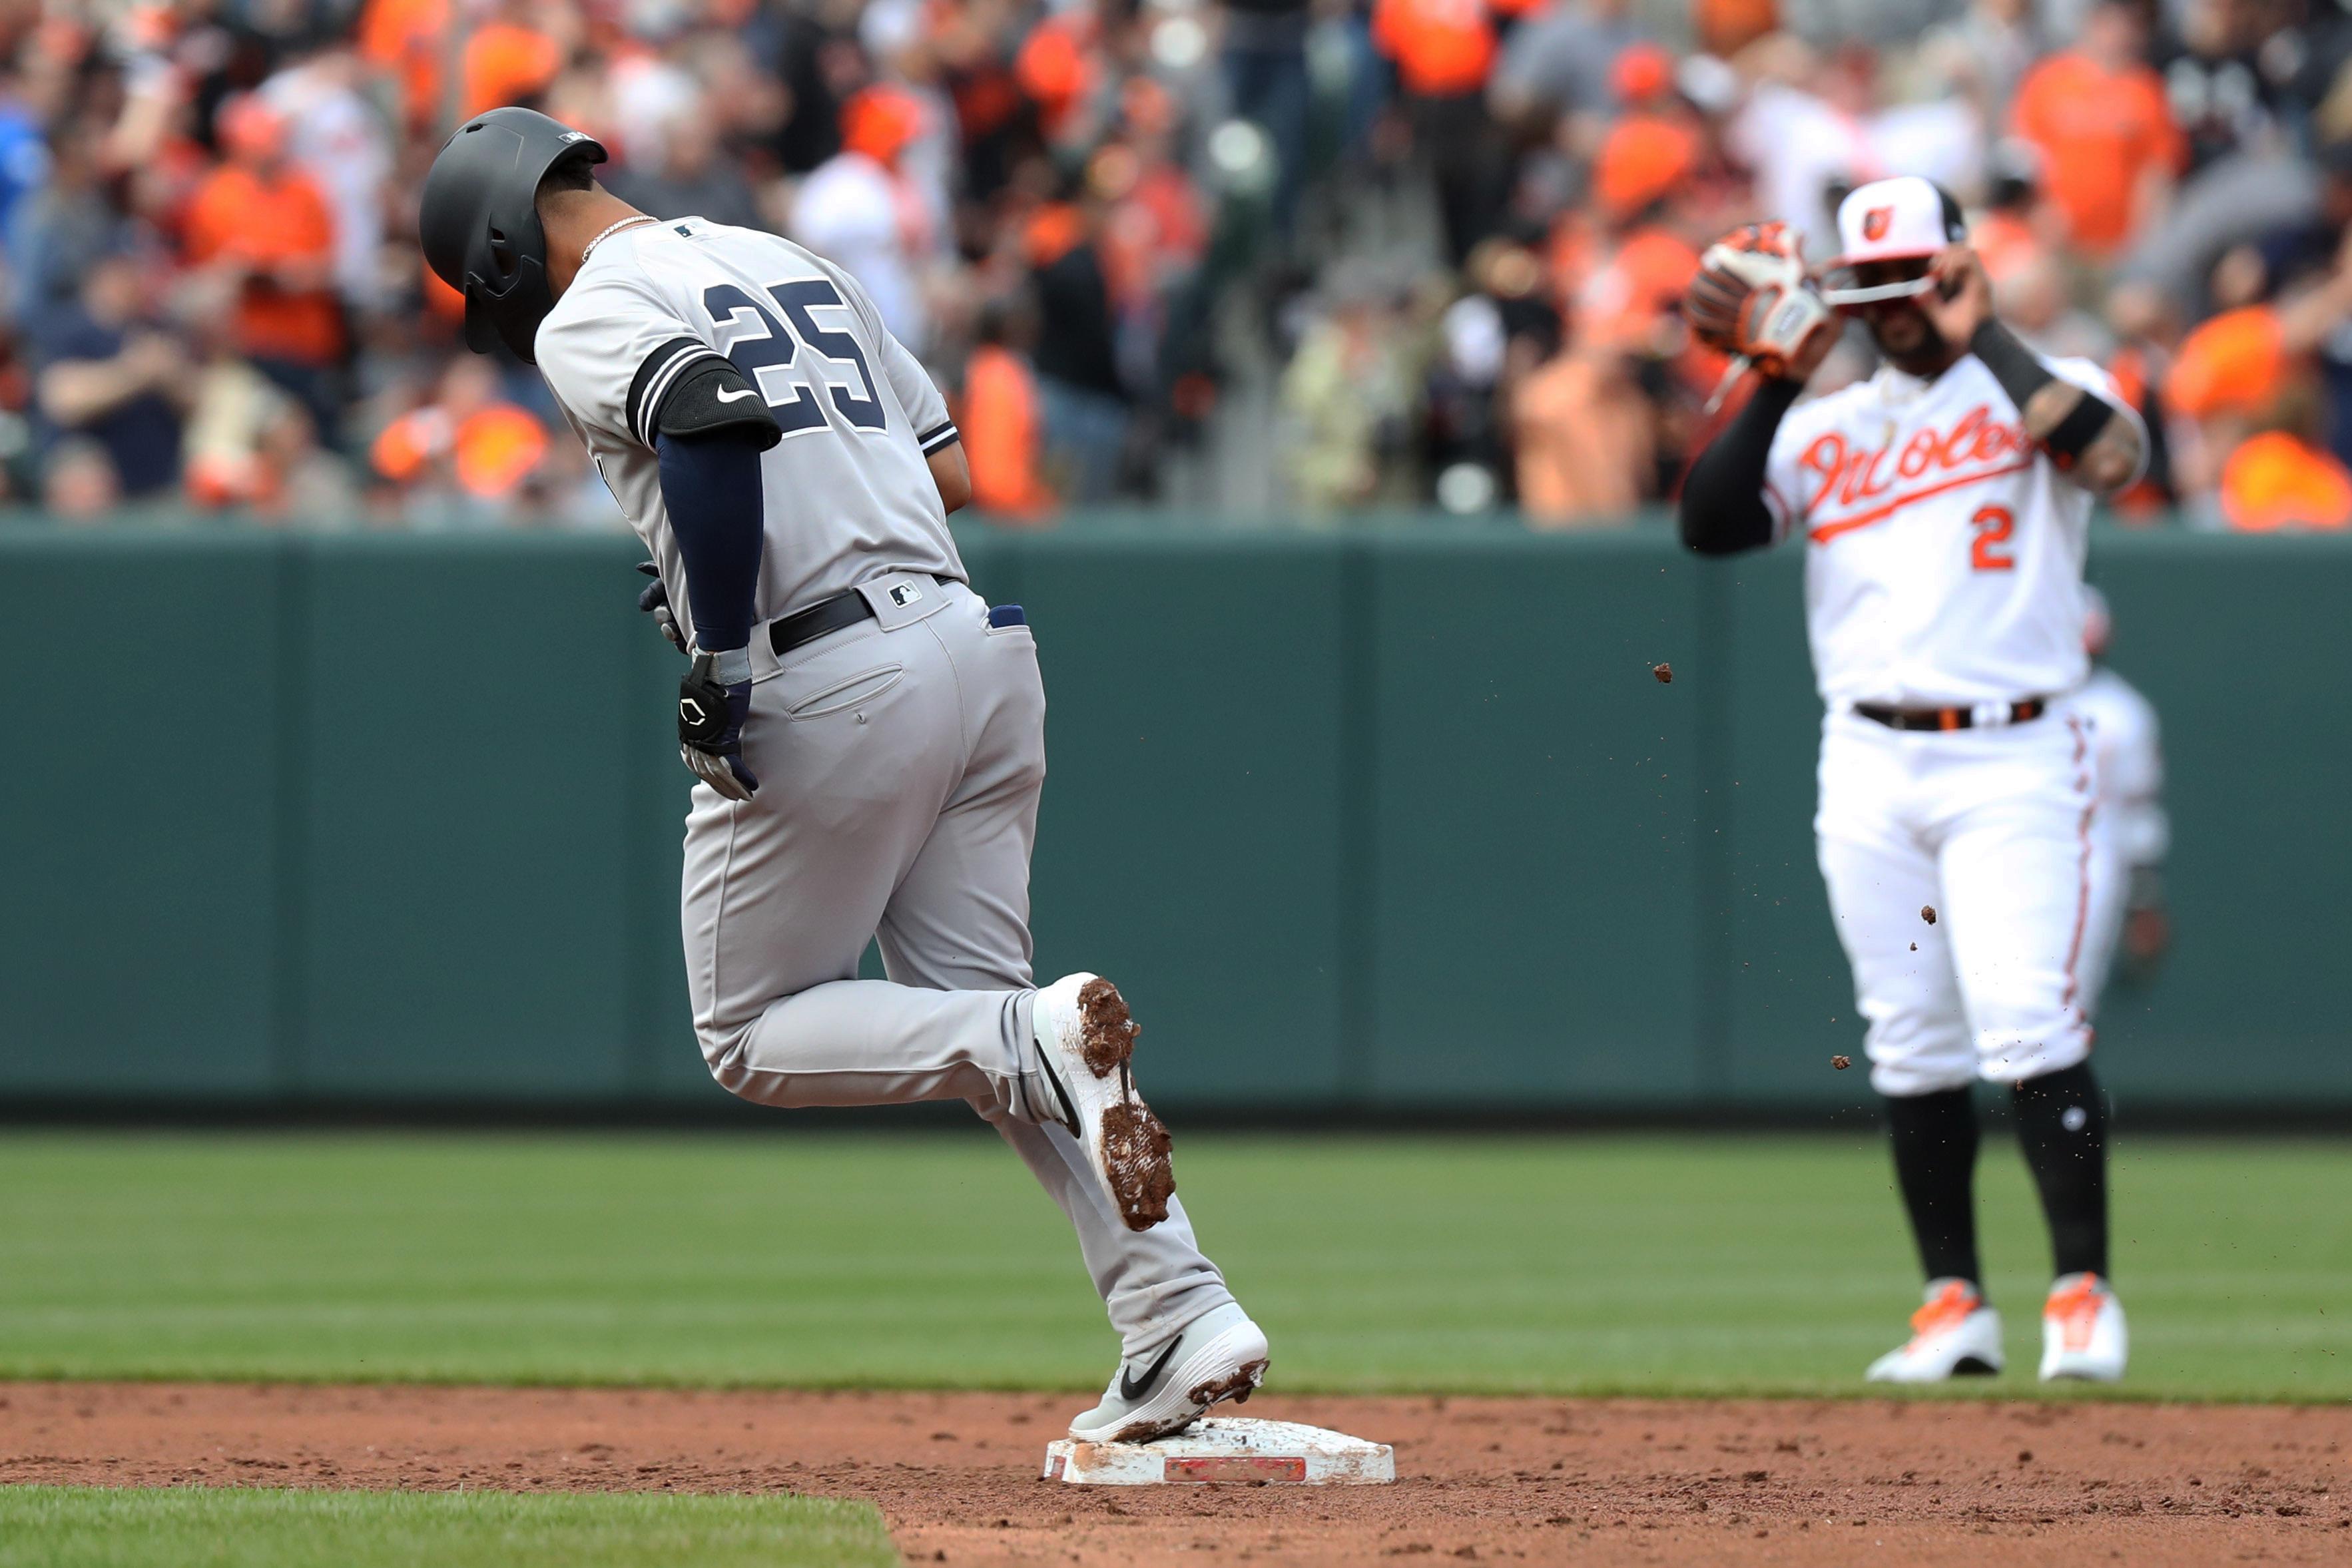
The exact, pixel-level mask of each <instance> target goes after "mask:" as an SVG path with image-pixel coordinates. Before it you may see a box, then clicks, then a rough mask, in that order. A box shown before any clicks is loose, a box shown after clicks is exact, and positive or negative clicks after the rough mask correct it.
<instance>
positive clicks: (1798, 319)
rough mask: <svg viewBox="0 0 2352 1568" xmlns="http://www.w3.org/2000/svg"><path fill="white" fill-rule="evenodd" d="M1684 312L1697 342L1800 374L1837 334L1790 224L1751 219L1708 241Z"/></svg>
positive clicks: (1775, 372)
mask: <svg viewBox="0 0 2352 1568" xmlns="http://www.w3.org/2000/svg"><path fill="white" fill-rule="evenodd" d="M1683 314H1684V315H1685V317H1686V318H1688V319H1689V321H1690V326H1691V330H1692V332H1693V333H1695V334H1696V336H1697V338H1698V340H1699V341H1701V342H1703V343H1705V344H1706V345H1707V346H1708V347H1709V348H1713V349H1717V350H1721V351H1723V352H1724V353H1727V354H1736V355H1738V356H1739V357H1740V358H1741V359H1743V360H1746V361H1748V363H1749V364H1751V365H1754V366H1755V367H1756V368H1757V369H1758V370H1759V371H1763V372H1764V374H1766V375H1768V376H1776V377H1788V378H1790V379H1792V380H1796V381H1802V380H1804V379H1805V378H1806V377H1808V376H1810V375H1811V374H1812V373H1813V371H1814V368H1815V367H1817V366H1818V365H1820V363H1821V362H1822V357H1823V356H1824V355H1826V354H1827V353H1828V352H1829V351H1830V346H1831V345H1832V344H1833V343H1835V342H1836V341H1837V340H1838V331H1839V327H1838V319H1837V317H1836V315H1835V313H1834V312H1832V310H1831V309H1830V308H1829V306H1828V305H1827V304H1825V303H1824V302H1823V301H1822V297H1821V293H1820V291H1819V290H1818V289H1816V288H1815V287H1813V285H1812V283H1811V280H1810V279H1809V278H1807V277H1806V276H1805V263H1804V258H1803V256H1801V255H1800V254H1799V253H1798V249H1797V236H1796V235H1794V234H1793V233H1791V232H1790V229H1789V226H1788V225H1786V224H1779V223H1771V224H1747V225H1742V226H1740V227H1738V228H1736V229H1734V230H1732V231H1731V232H1730V233H1729V234H1727V235H1724V236H1723V237H1722V238H1721V239H1719V240H1717V241H1716V242H1715V243H1714V244H1713V245H1711V246H1707V247H1706V255H1705V256H1701V257H1700V258H1699V270H1698V276H1697V277H1695V278H1693V279H1692V280H1691V285H1690V288H1689V291H1688V292H1687V294H1686V295H1685V298H1684V300H1683Z"/></svg>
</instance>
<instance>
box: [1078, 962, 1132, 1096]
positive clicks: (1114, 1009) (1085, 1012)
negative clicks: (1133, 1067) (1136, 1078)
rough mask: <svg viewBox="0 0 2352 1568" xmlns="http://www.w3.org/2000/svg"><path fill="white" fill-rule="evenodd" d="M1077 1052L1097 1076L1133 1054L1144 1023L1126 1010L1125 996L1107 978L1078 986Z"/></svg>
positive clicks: (1099, 1076) (1105, 1073)
mask: <svg viewBox="0 0 2352 1568" xmlns="http://www.w3.org/2000/svg"><path fill="white" fill-rule="evenodd" d="M1078 1017H1079V1019H1080V1020H1081V1021H1080V1034H1079V1038H1078V1051H1079V1054H1081V1055H1082V1056H1084V1057H1085V1058H1086V1062H1087V1068H1088V1069H1089V1070H1090V1071H1092V1072H1093V1073H1094V1075H1095V1076H1096V1077H1097V1078H1108V1077H1109V1076H1110V1075H1111V1074H1112V1073H1113V1072H1115V1071H1118V1069H1120V1068H1122V1067H1124V1066H1126V1065H1127V1063H1128V1059H1129V1058H1130V1057H1132V1056H1133V1055H1134V1054H1135V1037H1136V1036H1137V1035H1139V1034H1141V1033H1142V1032H1143V1026H1142V1025H1141V1024H1139V1023H1137V1022H1136V1021H1135V1019H1134V1017H1133V1015H1131V1014H1130V1013H1129V1011H1128V1010H1127V998H1125V997H1122V996H1120V995H1119V994H1118V987H1117V986H1114V985H1112V984H1111V983H1110V982H1109V981H1108V980H1104V979H1093V980H1088V981H1087V983H1086V984H1085V985H1084V986H1082V987H1080V988H1078Z"/></svg>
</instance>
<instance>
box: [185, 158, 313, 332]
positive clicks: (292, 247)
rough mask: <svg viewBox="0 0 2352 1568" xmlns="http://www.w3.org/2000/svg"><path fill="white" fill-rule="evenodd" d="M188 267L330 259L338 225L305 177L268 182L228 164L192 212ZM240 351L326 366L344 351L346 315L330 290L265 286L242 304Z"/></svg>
mask: <svg viewBox="0 0 2352 1568" xmlns="http://www.w3.org/2000/svg"><path fill="white" fill-rule="evenodd" d="M185 243H186V246H187V253H188V260H189V261H190V262H191V263H192V264H194V265H195V266H198V267H202V266H204V265H205V264H206V263H208V262H211V261H215V260H217V259H219V258H222V257H224V256H234V257H236V258H237V259H239V260H241V261H245V262H248V263H251V264H254V265H257V266H268V265H269V264H272V263H277V262H287V261H315V262H318V263H320V264H321V267H322V268H323V266H324V264H325V263H326V262H327V261H328V260H329V259H330V257H331V254H332V252H333V248H334V243H335V220H334V216H333V214H331V213H330V212H329V211H328V208H327V199H326V198H325V197H324V196H322V195H320V193H319V187H318V186H316V185H314V184H312V183H310V179H309V177H308V176H307V175H304V174H301V173H299V172H296V171H294V170H291V169H289V170H286V171H284V172H280V173H279V174H278V177H277V178H276V179H274V180H271V181H268V182H266V183H265V182H264V181H262V180H260V179H259V178H257V177H256V176H255V175H254V174H253V173H252V172H250V171H248V170H246V169H242V168H239V167H237V166H236V165H235V164H229V165H226V166H225V167H222V168H219V169H216V170H215V171H214V172H213V173H212V175H211V177H210V178H208V179H207V180H205V183H204V184H203V185H201V186H200V187H198V188H197V191H196V194H195V198H194V200H193V201H191V202H190V203H189V204H188V215H187V227H186V232H185ZM236 334H237V343H238V347H239V348H241V349H242V350H244V351H245V352H246V353H247V354H255V355H260V356H264V357H267V358H270V359H281V360H292V361H298V362H300V363H303V364H314V365H322V364H326V363H328V362H330V361H332V360H333V359H334V358H335V357H336V356H337V355H338V354H340V353H341V352H342V348H343V318H342V312H341V310H340V309H339V308H337V307H336V304H335V297H334V295H333V294H332V293H331V292H330V291H329V290H327V289H325V288H305V289H287V288H281V287H278V285H277V284H275V283H272V282H269V281H268V280H265V279H261V278H255V279H253V280H251V281H249V282H247V284H246V286H245V293H244V295H243V297H242V298H240V299H239V300H238V302H237V311H236Z"/></svg>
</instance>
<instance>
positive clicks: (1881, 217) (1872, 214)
mask: <svg viewBox="0 0 2352 1568" xmlns="http://www.w3.org/2000/svg"><path fill="white" fill-rule="evenodd" d="M1894 221H1895V209H1894V208H1893V207H1873V208H1871V209H1870V211H1868V212H1866V213H1864V214H1862V237H1863V238H1864V239H1885V237H1886V226H1887V225H1889V224H1891V223H1893V222H1894Z"/></svg>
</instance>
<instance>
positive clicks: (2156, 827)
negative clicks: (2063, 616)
mask: <svg viewBox="0 0 2352 1568" xmlns="http://www.w3.org/2000/svg"><path fill="white" fill-rule="evenodd" d="M2114 635H2115V618H2114V615H2113V613H2112V612H2110V611H2109V610H2108V608H2107V599H2106V595H2105V594H2103V593H2101V592H2100V591H2098V590H2097V589H2095V588H2092V587H2089V586H2085V587H2084V590H2083V652H2084V653H2085V654H2087V655H2088V656H2089V658H2090V661H2091V678H2090V679H2089V680H2087V681H2084V683H2083V686H2082V689H2081V690H2080V691H2078V692H2076V693H2075V694H2074V707H2075V710H2076V711H2077V712H2079V713H2080V714H2081V715H2082V716H2084V718H2085V719H2086V720H2088V721H2089V723H2090V726H2091V737H2092V751H2093V754H2094V755H2095V757H2096V758H2098V764H2099V816H2100V818H2101V821H2102V822H2103V824H2104V826H2105V831H2104V832H2102V833H2100V834H2099V835H2098V837H2097V841H2096V847H2095V852H2093V854H2092V856H2091V930H2092V936H2090V937H2088V938H2086V939H2085V941H2086V944H2087V950H2086V951H2085V953H2084V961H2083V984H2084V987H2086V988H2088V989H2089V991H2090V993H2091V995H2093V996H2097V995H2098V994H2099V993H2100V991H2101V990H2102V989H2103V988H2105V984H2106V982H2107V980H2108V979H2109V978H2110V977H2116V978H2118V979H2119V981H2120V982H2121V983H2122V984H2125V985H2145V984H2147V982H2148V981H2149V980H2150V979H2152V978H2153V977H2154V976H2155V972H2156V968H2157V967H2158V965H2159V964H2160V963H2162V962H2163V959H2164V955H2165V952H2166V950H2167V949H2168V947H2169V946H2171V944H2172V923H2171V917H2170V915H2168V912H2167V910H2166V908H2165V900H2164V860H2165V857H2166V856H2167V855H2168V854H2170V853H2171V852H2172V819H2171V817H2170V816H2169V815H2168V813H2167V812H2166V810H2165V809H2164V747H2163V744H2162V737H2161V734H2160V727H2159V726H2158V721H2157V716H2156V705H2155V704H2154V703H2152V702H2150V701H2148V700H2147V695H2146V694H2145V693H2143V692H2141V691H2140V690H2139V688H2138V687H2137V686H2135V685H2132V684H2131V683H2130V682H2129V681H2127V680H2126V679H2124V678H2123V676H2121V675H2119V674H2116V672H2115V670H2114V669H2113V668H2112V667H2110V666H2109V665H2108V664H2107V663H2106V656H2107V646H2108V644H2109V643H2110V642H2111V641H2112V639H2113V638H2114ZM2118 958H2120V959H2121V961H2122V965H2123V970H2122V973H2121V975H2120V976H2116V960H2117V959H2118Z"/></svg>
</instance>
